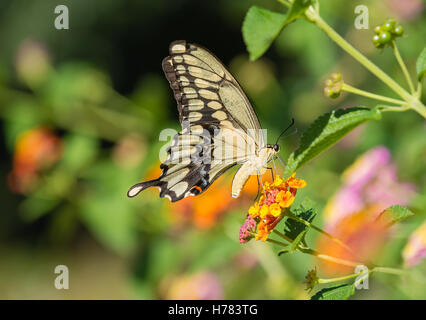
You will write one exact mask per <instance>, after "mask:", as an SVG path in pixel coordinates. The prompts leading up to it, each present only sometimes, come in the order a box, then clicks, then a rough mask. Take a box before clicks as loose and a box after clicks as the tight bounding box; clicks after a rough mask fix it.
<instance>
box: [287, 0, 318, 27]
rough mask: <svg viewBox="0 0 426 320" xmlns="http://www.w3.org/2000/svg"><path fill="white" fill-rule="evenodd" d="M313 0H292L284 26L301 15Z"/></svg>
mask: <svg viewBox="0 0 426 320" xmlns="http://www.w3.org/2000/svg"><path fill="white" fill-rule="evenodd" d="M313 2H314V1H313V0H294V2H293V4H292V6H291V7H290V10H289V11H288V14H287V19H286V20H285V22H284V26H286V25H288V24H289V23H291V22H293V21H294V20H296V19H298V18H300V17H302V16H303V15H304V14H305V12H306V10H307V9H308V8H309V6H310V5H312V3H313Z"/></svg>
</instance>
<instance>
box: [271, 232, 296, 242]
mask: <svg viewBox="0 0 426 320" xmlns="http://www.w3.org/2000/svg"><path fill="white" fill-rule="evenodd" d="M272 232H273V233H275V234H276V235H278V236H279V237H281V238H283V239H284V240H285V241H287V242H290V243H292V242H293V239H291V238H289V237H287V236H286V235H285V234H282V233H281V232H279V231H278V230H275V229H274V230H273V231H272Z"/></svg>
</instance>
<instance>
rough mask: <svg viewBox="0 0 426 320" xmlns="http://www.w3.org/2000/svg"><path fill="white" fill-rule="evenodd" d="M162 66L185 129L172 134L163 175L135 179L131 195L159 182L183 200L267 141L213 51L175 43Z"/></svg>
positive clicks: (166, 191)
mask: <svg viewBox="0 0 426 320" xmlns="http://www.w3.org/2000/svg"><path fill="white" fill-rule="evenodd" d="M169 53H170V56H168V57H166V58H165V59H164V60H163V63H162V66H163V71H164V73H165V75H166V78H167V80H168V81H169V83H170V87H171V88H172V89H173V93H174V97H175V99H176V101H177V106H178V111H179V120H180V123H181V125H182V131H181V132H179V133H178V134H176V135H175V136H174V137H173V140H172V144H171V145H170V147H169V148H168V149H167V153H168V157H167V159H166V161H165V162H163V163H162V164H161V166H160V168H161V169H162V174H161V176H160V177H159V178H158V179H154V180H150V181H145V182H141V183H138V184H135V185H134V186H132V187H131V188H130V189H129V191H128V193H127V195H128V196H129V197H134V196H136V195H137V194H138V193H139V192H141V191H142V190H144V189H146V188H148V187H158V188H159V190H160V197H167V198H169V199H170V200H171V201H173V202H174V201H178V200H180V199H183V198H185V197H187V196H196V195H198V194H201V193H202V192H204V191H205V190H206V189H207V188H208V187H209V186H210V185H211V184H212V183H213V182H214V181H215V180H216V179H217V178H218V177H219V176H220V175H221V174H223V173H224V172H225V171H226V170H227V169H229V168H230V167H232V166H234V165H236V164H240V163H244V162H245V161H246V160H247V159H248V158H249V157H250V156H253V155H255V154H256V153H257V152H258V150H260V149H261V148H263V147H264V146H265V143H264V139H263V135H262V134H261V130H260V124H259V120H258V118H257V116H256V114H255V112H254V110H253V108H252V107H251V104H250V102H249V100H248V98H247V97H246V95H245V94H244V92H243V90H242V89H241V87H240V85H239V84H238V82H237V81H236V80H235V79H234V77H233V76H232V75H231V74H230V73H229V72H228V71H227V70H226V68H225V67H224V66H223V64H222V63H221V62H220V61H219V60H218V59H217V58H216V57H215V56H214V55H213V54H212V53H210V52H209V51H208V50H206V49H204V48H202V47H201V46H198V45H195V44H189V43H187V42H186V41H183V40H181V41H174V42H172V43H171V44H170V48H169Z"/></svg>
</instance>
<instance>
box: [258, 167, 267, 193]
mask: <svg viewBox="0 0 426 320" xmlns="http://www.w3.org/2000/svg"><path fill="white" fill-rule="evenodd" d="M257 177H258V178H259V180H260V184H261V185H262V189H263V194H264V196H265V198H266V191H265V187H264V186H263V182H262V175H261V174H260V170H259V169H257Z"/></svg>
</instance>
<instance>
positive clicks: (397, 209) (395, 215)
mask: <svg viewBox="0 0 426 320" xmlns="http://www.w3.org/2000/svg"><path fill="white" fill-rule="evenodd" d="M413 215H414V213H413V212H411V211H410V210H409V209H407V208H406V207H403V206H399V205H394V206H391V207H389V208H387V209H386V210H384V211H383V212H382V213H381V214H380V215H379V216H378V217H377V219H378V220H380V221H382V222H384V223H385V224H387V225H393V224H395V223H397V222H400V221H402V220H404V219H405V218H408V217H411V216H413Z"/></svg>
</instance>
